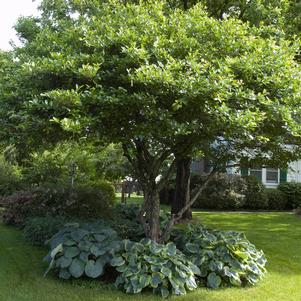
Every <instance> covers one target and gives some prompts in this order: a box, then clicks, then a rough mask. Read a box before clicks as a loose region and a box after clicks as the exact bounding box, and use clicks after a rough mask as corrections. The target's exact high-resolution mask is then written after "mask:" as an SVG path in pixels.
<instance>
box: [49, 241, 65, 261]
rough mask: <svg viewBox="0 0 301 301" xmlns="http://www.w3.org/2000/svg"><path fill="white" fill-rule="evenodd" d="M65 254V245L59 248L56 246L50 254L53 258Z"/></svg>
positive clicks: (60, 245)
mask: <svg viewBox="0 0 301 301" xmlns="http://www.w3.org/2000/svg"><path fill="white" fill-rule="evenodd" d="M62 252H63V245H62V244H59V245H58V246H56V247H55V248H54V249H53V250H52V251H51V253H50V256H51V258H55V256H56V255H57V254H59V253H62Z"/></svg>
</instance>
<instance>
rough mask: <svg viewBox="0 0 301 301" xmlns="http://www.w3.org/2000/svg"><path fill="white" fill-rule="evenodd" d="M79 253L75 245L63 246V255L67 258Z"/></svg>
mask: <svg viewBox="0 0 301 301" xmlns="http://www.w3.org/2000/svg"><path fill="white" fill-rule="evenodd" d="M79 253H80V251H79V249H78V248H77V247H65V248H64V256H65V257H68V258H74V257H76V256H77V255H78V254H79Z"/></svg>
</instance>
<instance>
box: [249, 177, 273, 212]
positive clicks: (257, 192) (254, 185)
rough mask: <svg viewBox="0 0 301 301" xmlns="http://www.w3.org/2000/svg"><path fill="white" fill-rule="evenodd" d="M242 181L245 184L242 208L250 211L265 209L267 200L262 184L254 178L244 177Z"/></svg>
mask: <svg viewBox="0 0 301 301" xmlns="http://www.w3.org/2000/svg"><path fill="white" fill-rule="evenodd" d="M244 179H245V181H246V184H247V190H246V192H245V205H244V208H246V209H252V210H258V209H259V210H261V209H267V208H268V198H267V195H266V193H265V187H264V186H263V184H261V183H260V182H259V181H258V180H257V179H256V177H254V176H247V177H244Z"/></svg>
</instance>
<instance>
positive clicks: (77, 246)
mask: <svg viewBox="0 0 301 301" xmlns="http://www.w3.org/2000/svg"><path fill="white" fill-rule="evenodd" d="M121 243H122V241H121V240H120V239H119V237H118V235H117V233H116V232H115V231H114V230H112V229H111V228H108V227H106V226H105V225H104V223H103V222H102V221H99V222H94V223H90V224H81V225H80V224H78V223H74V224H69V225H66V227H65V228H63V229H62V230H61V231H59V232H58V233H57V234H56V235H54V236H53V237H52V238H51V240H50V241H49V244H50V247H51V251H50V252H49V254H48V255H47V256H46V257H45V260H46V261H48V262H49V267H48V269H47V271H46V273H45V275H46V274H47V273H48V272H49V271H50V270H55V271H56V272H57V273H58V275H59V277H60V278H63V279H69V278H71V277H73V278H79V277H81V276H87V277H90V278H97V277H99V276H102V275H103V273H104V270H105V267H106V266H107V265H108V264H109V263H110V262H111V260H112V259H113V258H114V257H115V252H118V251H119V250H120V248H121Z"/></svg>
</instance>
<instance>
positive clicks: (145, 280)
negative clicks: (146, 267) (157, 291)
mask: <svg viewBox="0 0 301 301" xmlns="http://www.w3.org/2000/svg"><path fill="white" fill-rule="evenodd" d="M151 280H152V277H151V276H150V275H146V274H141V275H140V279H139V281H140V283H141V286H143V287H147V286H148V285H149V284H150V283H151Z"/></svg>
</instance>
